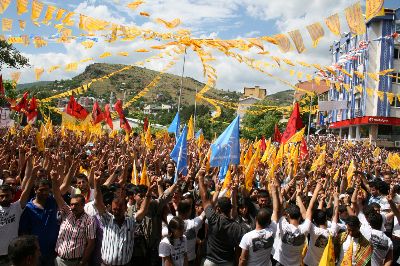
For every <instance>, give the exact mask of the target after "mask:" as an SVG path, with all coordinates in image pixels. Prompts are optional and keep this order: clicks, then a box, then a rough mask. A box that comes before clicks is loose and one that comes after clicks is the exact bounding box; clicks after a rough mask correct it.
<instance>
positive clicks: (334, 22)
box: [325, 13, 340, 36]
mask: <svg viewBox="0 0 400 266" xmlns="http://www.w3.org/2000/svg"><path fill="white" fill-rule="evenodd" d="M325 24H326V26H328V29H329V30H330V31H331V32H332V33H333V34H335V35H337V36H340V20H339V14H337V13H336V14H334V15H332V16H329V17H327V18H326V19H325Z"/></svg>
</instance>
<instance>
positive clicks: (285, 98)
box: [266, 90, 295, 106]
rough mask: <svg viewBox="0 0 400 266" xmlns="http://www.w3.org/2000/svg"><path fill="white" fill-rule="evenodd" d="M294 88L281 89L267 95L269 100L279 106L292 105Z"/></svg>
mask: <svg viewBox="0 0 400 266" xmlns="http://www.w3.org/2000/svg"><path fill="white" fill-rule="evenodd" d="M294 92H295V91H294V90H286V91H280V92H277V93H274V94H271V95H268V96H267V97H266V100H267V101H270V102H273V103H275V104H276V105H279V106H286V105H291V104H292V103H293V97H294Z"/></svg>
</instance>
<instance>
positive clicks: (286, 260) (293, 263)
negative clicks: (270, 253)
mask: <svg viewBox="0 0 400 266" xmlns="http://www.w3.org/2000/svg"><path fill="white" fill-rule="evenodd" d="M310 226H311V221H310V220H308V219H306V220H305V221H304V222H303V223H302V224H300V225H299V226H298V227H296V226H294V225H293V224H290V223H289V222H288V221H287V220H286V218H285V217H281V219H279V222H278V230H277V234H276V239H275V240H276V242H277V243H276V245H275V252H274V259H275V260H277V261H278V262H279V263H281V264H283V265H285V266H298V265H300V264H301V259H302V257H301V253H302V251H303V248H304V244H305V243H306V236H307V234H308V231H309V230H310Z"/></svg>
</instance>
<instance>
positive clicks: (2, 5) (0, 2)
mask: <svg viewBox="0 0 400 266" xmlns="http://www.w3.org/2000/svg"><path fill="white" fill-rule="evenodd" d="M10 2H11V0H0V14H3V13H4V11H6V9H7V8H8V6H9V5H10Z"/></svg>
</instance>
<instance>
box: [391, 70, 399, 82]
mask: <svg viewBox="0 0 400 266" xmlns="http://www.w3.org/2000/svg"><path fill="white" fill-rule="evenodd" d="M392 83H397V84H400V73H396V72H393V73H392Z"/></svg>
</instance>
